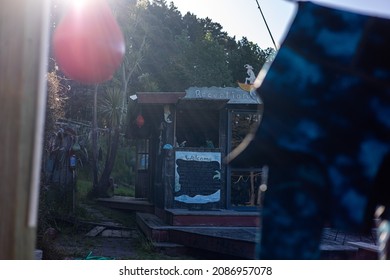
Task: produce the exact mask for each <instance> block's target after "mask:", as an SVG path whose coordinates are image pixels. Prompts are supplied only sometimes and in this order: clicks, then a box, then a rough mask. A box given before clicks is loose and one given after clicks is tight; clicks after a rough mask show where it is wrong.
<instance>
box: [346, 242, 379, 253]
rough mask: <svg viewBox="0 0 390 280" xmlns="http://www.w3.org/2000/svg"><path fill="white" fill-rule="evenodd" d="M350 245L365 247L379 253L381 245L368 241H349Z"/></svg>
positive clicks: (359, 247)
mask: <svg viewBox="0 0 390 280" xmlns="http://www.w3.org/2000/svg"><path fill="white" fill-rule="evenodd" d="M348 244H349V245H351V246H354V247H357V248H358V249H363V250H367V251H371V252H375V253H378V252H379V246H378V245H375V244H371V243H367V242H348Z"/></svg>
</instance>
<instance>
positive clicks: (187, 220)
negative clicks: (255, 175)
mask: <svg viewBox="0 0 390 280" xmlns="http://www.w3.org/2000/svg"><path fill="white" fill-rule="evenodd" d="M99 203H101V204H102V205H105V206H107V207H111V208H116V209H126V210H130V211H135V212H137V224H138V227H139V228H140V230H141V231H142V232H143V233H144V234H145V236H146V237H147V238H148V239H149V240H150V241H151V242H152V243H153V244H154V245H155V246H156V248H160V249H162V250H163V251H167V250H170V251H171V252H172V251H175V250H180V252H183V251H185V248H188V249H191V250H203V251H207V252H210V253H213V254H217V256H218V254H220V255H221V256H222V255H223V256H225V257H229V256H230V257H231V258H233V259H234V258H237V259H254V258H255V253H254V252H255V250H256V246H257V244H258V236H259V229H260V227H259V225H260V223H261V221H260V215H259V212H256V211H253V212H239V211H234V210H217V211H190V210H183V209H166V210H165V211H164V213H165V214H164V217H162V218H159V217H157V216H156V215H155V214H154V213H155V209H154V206H153V205H152V204H151V203H149V202H147V201H146V200H143V199H136V198H131V197H120V196H118V197H116V196H115V197H112V198H106V199H99ZM159 216H160V217H161V215H159ZM375 241H376V240H375V232H374V231H373V233H372V234H371V235H369V236H362V235H359V234H351V233H346V232H342V231H337V230H334V229H331V228H324V231H323V237H322V242H321V245H320V249H321V253H322V256H321V258H322V259H378V246H377V244H376V243H375ZM203 257H204V258H207V257H208V255H207V254H205V255H203Z"/></svg>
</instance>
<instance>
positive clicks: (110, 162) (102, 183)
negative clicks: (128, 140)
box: [97, 127, 119, 197]
mask: <svg viewBox="0 0 390 280" xmlns="http://www.w3.org/2000/svg"><path fill="white" fill-rule="evenodd" d="M118 146H119V128H118V127H117V128H115V129H114V135H113V138H112V140H111V141H110V146H109V153H108V154H107V158H106V163H105V165H104V170H103V173H102V176H101V177H100V180H99V183H98V185H97V196H98V197H108V196H110V195H109V188H110V186H111V183H110V177H111V172H112V170H113V168H114V165H115V158H116V154H117V151H118Z"/></svg>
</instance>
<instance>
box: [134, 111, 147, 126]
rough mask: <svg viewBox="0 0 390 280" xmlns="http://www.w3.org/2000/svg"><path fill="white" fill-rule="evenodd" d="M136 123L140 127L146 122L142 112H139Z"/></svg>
mask: <svg viewBox="0 0 390 280" xmlns="http://www.w3.org/2000/svg"><path fill="white" fill-rule="evenodd" d="M135 123H136V124H137V126H138V128H141V127H142V126H143V125H144V123H145V119H144V117H143V116H142V115H141V114H139V115H138V116H137V119H136V120H135Z"/></svg>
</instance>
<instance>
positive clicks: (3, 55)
mask: <svg viewBox="0 0 390 280" xmlns="http://www.w3.org/2000/svg"><path fill="white" fill-rule="evenodd" d="M48 19H49V1H48V0H18V1H15V0H2V1H0V120H1V121H2V123H1V125H0V143H1V144H2V152H1V153H2V155H1V160H0V178H1V180H0V248H1V250H0V259H34V258H35V257H34V249H35V244H36V226H37V213H38V197H39V174H40V167H41V164H40V161H41V154H42V135H43V126H44V116H45V103H46V95H45V88H46V81H45V78H44V77H45V76H44V75H45V73H46V66H47V61H48V58H47V54H48V38H49V36H48V34H49V32H48V31H49V30H48V27H49V24H48V22H49V20H48Z"/></svg>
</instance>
